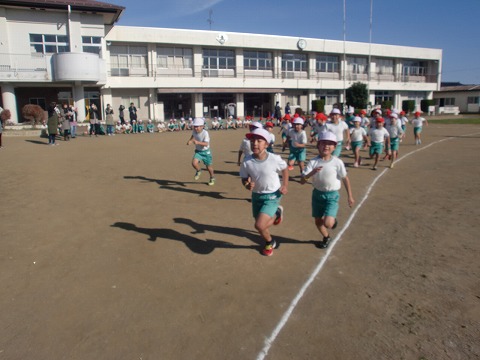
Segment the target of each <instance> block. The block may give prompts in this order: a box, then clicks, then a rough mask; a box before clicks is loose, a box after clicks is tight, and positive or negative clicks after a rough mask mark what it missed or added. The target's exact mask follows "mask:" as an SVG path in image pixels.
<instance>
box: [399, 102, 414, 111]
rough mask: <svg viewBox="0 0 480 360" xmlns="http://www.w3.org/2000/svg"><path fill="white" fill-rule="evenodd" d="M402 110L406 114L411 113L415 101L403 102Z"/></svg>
mask: <svg viewBox="0 0 480 360" xmlns="http://www.w3.org/2000/svg"><path fill="white" fill-rule="evenodd" d="M402 110H403V111H405V112H406V113H407V114H408V113H411V112H413V111H414V110H415V100H403V101H402Z"/></svg>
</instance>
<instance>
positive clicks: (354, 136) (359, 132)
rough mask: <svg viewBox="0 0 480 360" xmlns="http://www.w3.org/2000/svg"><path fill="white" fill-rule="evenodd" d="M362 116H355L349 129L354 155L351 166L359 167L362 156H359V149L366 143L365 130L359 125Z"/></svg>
mask: <svg viewBox="0 0 480 360" xmlns="http://www.w3.org/2000/svg"><path fill="white" fill-rule="evenodd" d="M361 124H362V118H361V117H360V116H355V118H354V119H353V126H354V127H352V128H351V129H350V139H351V141H352V142H351V145H352V151H353V155H354V156H355V162H354V163H353V167H359V166H360V165H361V163H362V158H361V157H360V149H361V148H362V147H363V145H364V144H365V145H366V144H367V142H368V140H367V132H366V131H365V129H364V128H363V127H361Z"/></svg>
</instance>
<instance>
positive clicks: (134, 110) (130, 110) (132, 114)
mask: <svg viewBox="0 0 480 360" xmlns="http://www.w3.org/2000/svg"><path fill="white" fill-rule="evenodd" d="M128 113H129V115H130V124H132V125H133V120H135V121H136V120H137V108H136V107H135V105H134V104H133V102H132V103H130V107H129V108H128Z"/></svg>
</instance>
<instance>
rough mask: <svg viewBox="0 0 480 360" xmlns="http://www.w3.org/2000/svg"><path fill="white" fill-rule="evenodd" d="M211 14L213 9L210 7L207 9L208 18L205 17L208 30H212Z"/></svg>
mask: <svg viewBox="0 0 480 360" xmlns="http://www.w3.org/2000/svg"><path fill="white" fill-rule="evenodd" d="M212 14H213V10H212V9H210V10H208V19H207V22H208V24H209V26H210V30H212V24H213V19H212Z"/></svg>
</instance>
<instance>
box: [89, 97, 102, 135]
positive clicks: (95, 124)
mask: <svg viewBox="0 0 480 360" xmlns="http://www.w3.org/2000/svg"><path fill="white" fill-rule="evenodd" d="M88 113H89V115H90V136H92V134H93V133H94V134H95V136H98V134H99V133H100V120H99V119H98V109H97V105H95V103H92V105H90V109H88Z"/></svg>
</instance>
